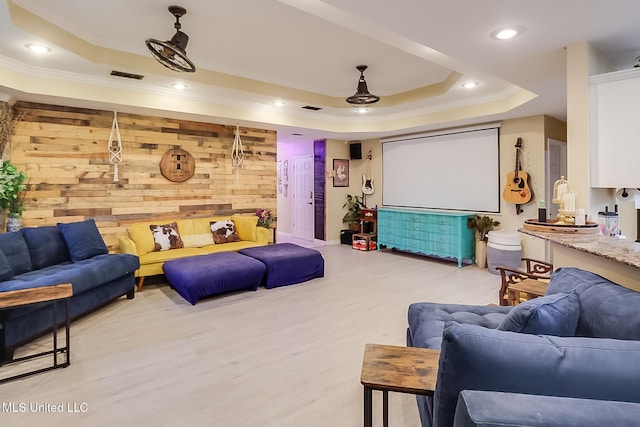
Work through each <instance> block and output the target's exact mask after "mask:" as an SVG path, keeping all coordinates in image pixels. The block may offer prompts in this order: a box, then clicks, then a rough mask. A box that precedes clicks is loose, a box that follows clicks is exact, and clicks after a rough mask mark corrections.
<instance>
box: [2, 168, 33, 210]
mask: <svg viewBox="0 0 640 427" xmlns="http://www.w3.org/2000/svg"><path fill="white" fill-rule="evenodd" d="M26 180H27V175H26V174H25V173H24V172H21V171H19V170H18V168H16V167H15V165H13V164H11V162H9V161H3V162H2V167H1V168H0V208H2V209H3V210H5V211H6V212H7V213H8V214H9V217H19V216H21V215H22V202H23V199H24V193H22V192H23V191H24V190H25V189H26V188H27V186H26V184H25V181H26Z"/></svg>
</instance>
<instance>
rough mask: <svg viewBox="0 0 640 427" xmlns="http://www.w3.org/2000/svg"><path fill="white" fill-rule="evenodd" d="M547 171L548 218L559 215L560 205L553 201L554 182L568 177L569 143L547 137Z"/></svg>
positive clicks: (546, 200)
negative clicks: (562, 177)
mask: <svg viewBox="0 0 640 427" xmlns="http://www.w3.org/2000/svg"><path fill="white" fill-rule="evenodd" d="M545 154H546V169H547V170H546V173H545V175H546V176H545V189H546V191H545V193H546V194H545V196H544V202H545V204H546V205H547V218H555V217H556V216H558V205H555V204H553V203H551V198H552V197H553V184H554V183H555V182H556V181H557V180H559V179H560V177H561V176H564V177H565V179H568V178H567V143H566V142H563V141H558V140H555V139H551V138H549V139H547V149H546V153H545Z"/></svg>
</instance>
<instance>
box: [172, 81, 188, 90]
mask: <svg viewBox="0 0 640 427" xmlns="http://www.w3.org/2000/svg"><path fill="white" fill-rule="evenodd" d="M171 87H172V88H174V89H178V90H182V89H186V88H187V87H189V86H187V85H186V84H184V83H181V82H177V83H174V84H172V85H171Z"/></svg>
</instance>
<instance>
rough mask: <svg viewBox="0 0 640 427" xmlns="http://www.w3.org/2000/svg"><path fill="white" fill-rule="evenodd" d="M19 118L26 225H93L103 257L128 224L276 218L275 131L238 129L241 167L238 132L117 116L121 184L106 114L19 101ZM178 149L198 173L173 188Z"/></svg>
mask: <svg viewBox="0 0 640 427" xmlns="http://www.w3.org/2000/svg"><path fill="white" fill-rule="evenodd" d="M14 108H15V109H16V111H17V112H23V113H24V115H23V116H22V120H21V121H20V122H19V123H18V125H17V127H16V132H15V135H14V136H13V138H12V141H11V162H12V163H14V164H15V165H16V166H17V167H18V168H19V169H20V170H23V171H25V172H26V174H27V175H28V176H29V181H28V186H27V191H26V193H25V201H24V212H23V223H24V226H26V227H28V226H40V225H54V224H56V223H58V222H72V221H81V220H84V219H87V218H93V219H95V221H96V223H97V224H98V228H99V229H100V232H101V234H102V236H103V237H104V240H105V242H106V243H107V246H108V247H109V250H110V251H113V252H117V251H118V249H119V248H118V246H119V243H118V239H119V236H120V235H121V234H124V233H126V227H127V226H128V225H129V224H131V223H132V222H135V221H141V220H152V219H156V218H157V219H158V220H159V221H162V220H165V219H177V218H184V217H198V216H200V217H202V216H210V215H228V214H232V213H248V214H249V213H254V212H255V210H256V209H257V208H261V207H263V208H269V209H272V210H273V212H274V214H275V212H276V132H275V131H269V130H262V129H251V128H242V127H241V128H240V135H241V138H242V143H243V146H244V153H245V157H244V164H243V166H242V168H241V170H240V173H239V176H238V177H237V176H236V174H235V172H234V171H233V168H232V166H231V158H230V155H231V147H232V145H233V140H234V135H235V126H225V125H220V124H214V123H203V122H194V121H187V120H177V119H169V118H162V117H151V116H142V115H135V114H125V113H118V124H119V127H120V134H121V138H122V146H123V150H122V163H121V164H120V166H119V178H120V180H119V182H117V183H116V182H113V166H112V165H111V164H110V163H109V153H108V150H107V146H108V140H109V135H110V133H111V125H112V121H113V111H101V110H92V109H85V108H71V107H63V106H56V105H47V104H36V103H28V102H18V103H16V105H15V106H14ZM175 147H179V148H182V149H184V150H186V151H188V152H189V153H190V154H191V155H192V156H193V157H194V158H195V160H196V166H195V174H194V176H193V177H192V178H191V179H189V180H188V181H186V182H182V183H176V182H171V181H169V180H167V179H166V178H164V177H163V176H162V174H161V173H160V168H159V165H160V160H161V158H162V156H163V155H164V154H165V153H166V152H167V151H169V150H170V149H173V148H175Z"/></svg>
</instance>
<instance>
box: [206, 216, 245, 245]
mask: <svg viewBox="0 0 640 427" xmlns="http://www.w3.org/2000/svg"><path fill="white" fill-rule="evenodd" d="M211 233H212V234H213V241H214V242H215V243H216V244H218V243H231V242H239V241H240V237H239V236H238V233H236V227H235V224H234V223H233V221H231V220H226V221H216V222H212V223H211Z"/></svg>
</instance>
